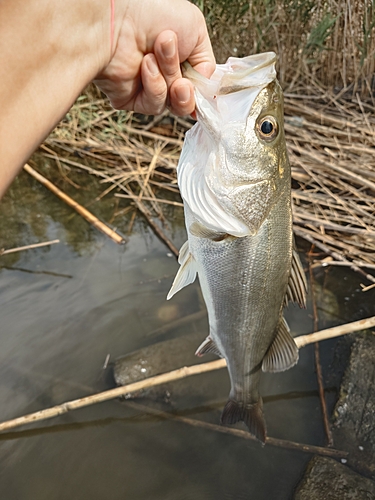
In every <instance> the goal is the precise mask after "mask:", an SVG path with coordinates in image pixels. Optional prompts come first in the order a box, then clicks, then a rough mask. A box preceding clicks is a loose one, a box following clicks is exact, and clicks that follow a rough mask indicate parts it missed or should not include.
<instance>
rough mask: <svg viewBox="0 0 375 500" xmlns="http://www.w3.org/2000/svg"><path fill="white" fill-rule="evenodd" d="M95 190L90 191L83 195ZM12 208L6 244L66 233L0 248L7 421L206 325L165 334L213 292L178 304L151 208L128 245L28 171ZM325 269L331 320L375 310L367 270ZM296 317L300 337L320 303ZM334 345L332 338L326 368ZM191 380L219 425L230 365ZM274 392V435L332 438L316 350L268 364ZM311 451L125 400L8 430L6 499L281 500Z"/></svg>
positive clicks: (191, 410) (90, 385)
mask: <svg viewBox="0 0 375 500" xmlns="http://www.w3.org/2000/svg"><path fill="white" fill-rule="evenodd" d="M86 179H87V178H86V177H85V183H86V184H87V180H86ZM90 182H91V181H90ZM65 187H66V189H68V187H67V186H65ZM85 196H87V192H86V191H84V190H83V191H82V193H81V195H80V199H79V200H78V201H81V202H82V203H85ZM76 197H77V195H76ZM113 203H114V202H113V201H111V200H110V201H102V202H101V203H100V204H98V206H95V207H93V211H95V212H96V213H97V214H98V215H99V216H101V217H103V218H105V219H107V220H108V219H110V217H111V213H112V212H114V210H115V209H117V207H116V206H114V204H113ZM0 214H1V216H0V234H1V235H0V248H3V247H6V248H11V247H15V246H21V245H25V244H28V243H35V242H38V241H44V240H48V239H54V238H59V239H60V243H59V244H57V245H53V246H50V247H47V248H40V249H35V250H29V251H25V252H20V253H17V254H10V255H7V256H3V257H0V310H1V316H0V317H1V329H0V403H1V404H0V420H1V421H3V420H6V419H10V418H13V417H16V416H19V415H23V414H26V413H30V412H33V411H36V410H39V409H42V408H46V407H49V406H53V405H56V404H59V403H62V402H64V401H68V400H71V399H75V398H77V397H81V396H84V395H87V394H90V393H94V392H99V391H102V390H105V389H107V388H111V387H113V380H112V376H111V365H110V366H109V367H108V368H107V369H103V364H104V361H105V359H106V357H107V355H108V354H110V356H111V359H112V360H113V359H115V358H117V357H119V356H121V355H124V354H126V353H128V352H131V351H133V350H135V349H138V348H141V347H144V346H147V345H150V344H152V343H155V342H157V341H160V340H164V339H168V338H172V337H178V336H179V335H183V334H187V333H189V331H191V330H194V332H196V331H200V330H201V331H202V340H203V338H204V337H205V336H206V334H207V321H206V319H205V318H203V319H201V320H197V321H195V322H193V324H192V325H182V326H181V327H177V328H175V329H172V330H169V331H167V332H165V333H160V327H162V326H164V325H165V324H166V323H168V322H171V321H175V320H176V319H178V318H179V317H183V316H185V315H187V314H192V313H194V312H197V311H199V310H200V309H201V308H202V302H201V297H200V292H199V287H198V285H197V284H196V283H195V284H194V285H191V286H189V287H188V288H186V289H184V290H183V291H181V292H180V293H179V294H178V295H176V297H175V298H173V300H172V301H171V302H168V303H166V301H165V297H166V294H167V292H168V290H169V287H170V285H171V282H172V279H173V276H174V274H175V272H176V269H177V262H176V260H175V259H174V257H172V256H171V255H170V254H169V251H168V250H167V249H166V248H165V246H164V245H163V244H162V243H161V242H160V241H159V240H158V239H157V238H155V237H154V236H153V234H152V233H151V232H150V230H149V229H148V228H147V226H146V225H145V223H144V222H143V220H142V219H138V218H137V219H136V220H135V225H134V229H133V231H132V233H131V235H130V236H129V238H128V242H127V243H126V245H124V246H118V245H116V244H115V243H113V242H112V241H110V240H109V239H108V238H107V237H105V236H104V235H101V234H100V233H98V232H97V231H96V230H94V229H92V228H91V227H90V226H89V225H88V224H87V223H86V222H85V221H83V220H82V219H81V218H80V217H79V216H78V215H75V214H73V212H72V211H71V210H70V209H69V208H67V207H66V206H65V205H64V204H63V203H62V202H60V201H59V200H57V199H56V198H55V197H54V196H53V195H52V194H50V193H49V192H47V191H46V190H45V189H44V188H42V187H41V186H39V185H37V184H36V183H35V182H34V181H32V180H31V179H29V178H27V177H26V174H22V175H21V176H20V178H19V179H18V180H17V181H16V182H15V183H14V185H13V187H12V188H11V190H10V191H9V192H8V194H7V195H6V197H5V199H4V201H3V202H2V204H1V205H0ZM130 218H131V212H129V213H128V214H126V215H124V217H123V218H121V219H116V220H115V222H114V224H117V225H118V227H120V229H121V231H123V232H126V230H127V227H128V224H129V221H130ZM169 235H170V237H171V239H173V241H174V243H175V244H176V246H180V245H181V244H182V243H183V241H184V239H185V233H184V229H183V222H182V218H181V214H177V213H176V214H175V223H174V224H173V227H172V228H171V229H170V232H169ZM316 277H317V282H318V284H319V286H320V287H321V288H320V290H322V289H323V288H322V286H323V285H324V286H325V288H324V290H326V291H325V292H321V293H320V294H318V297H320V299H319V312H320V317H321V319H322V320H321V322H320V327H326V326H330V325H331V324H337V323H341V322H345V321H352V320H355V319H359V318H361V317H365V316H370V315H371V314H372V311H371V304H372V300H371V299H373V297H374V296H373V295H372V296H370V295H368V296H367V297H368V306H367V305H366V302H364V300H363V297H362V295H361V293H362V292H360V288H359V283H360V282H361V279H360V278H358V277H357V276H354V275H353V274H350V273H347V272H345V271H343V270H341V269H332V270H330V271H328V272H327V271H326V270H320V271H318V272H317V273H316ZM369 293H370V292H369ZM371 293H372V292H371ZM287 319H288V322H289V324H290V326H291V329H292V332H293V333H294V334H303V333H308V332H310V331H312V328H313V324H312V318H311V307H309V308H308V309H307V310H306V311H300V310H299V309H298V308H296V307H291V308H290V309H289V310H288V311H287ZM158 329H159V330H158ZM153 332H154V333H153ZM158 332H159V333H158ZM334 345H335V342H334V341H329V342H325V343H324V345H322V357H323V365H324V366H323V368H324V370H325V372H327V371H328V369H329V365H330V363H331V361H332V352H333V347H334ZM186 383H188V384H189V387H188V389H189V391H188V394H186V392H185V393H184V395H183V397H182V396H181V395H180V397H179V394H178V391H176V392H173V391H174V390H173V389H172V397H171V403H168V404H169V405H171V407H173V409H175V410H178V411H179V412H180V413H181V414H183V415H188V416H189V417H191V418H199V419H203V420H207V421H209V422H212V423H218V422H219V416H220V411H221V408H222V406H223V404H224V403H225V401H226V398H227V394H228V391H229V381H228V376H227V373H226V371H225V370H221V371H220V372H215V373H211V374H207V375H202V376H199V377H192V378H191V379H190V380H189V381H188V382H185V384H186ZM336 390H337V387H332V388H331V391H330V392H329V398H331V403H332V401H333V400H334V396H335V391H336ZM262 394H263V396H264V401H265V415H266V420H267V425H268V433H269V435H270V436H273V437H279V438H283V439H290V440H294V441H299V442H302V443H310V444H317V445H324V433H323V426H322V419H321V411H320V405H319V399H318V396H317V384H316V377H315V372H314V362H313V349H312V347H306V348H304V349H302V350H301V353H300V361H299V363H298V365H297V366H296V367H295V368H293V369H292V370H289V371H288V372H285V373H282V374H277V375H265V376H264V377H263V381H262ZM156 403H157V404H159V403H160V404H162V406H163V408H164V409H167V408H168V404H166V403H162V402H156ZM309 458H310V456H309V455H307V454H304V453H300V452H296V451H289V450H286V449H282V448H275V447H271V446H266V447H264V448H262V447H261V445H260V444H258V443H255V442H250V441H245V440H242V439H241V438H238V437H234V436H229V435H222V434H219V433H216V432H213V431H209V430H205V429H198V428H194V427H191V426H188V425H185V424H183V423H180V422H173V421H164V420H160V419H158V418H156V417H153V416H148V415H145V414H144V412H143V411H137V410H135V409H134V408H130V407H129V406H127V403H126V402H122V401H119V400H115V401H110V402H106V403H102V404H99V405H95V406H92V407H87V408H85V409H81V410H78V411H75V412H71V413H68V414H66V415H64V416H61V417H59V418H55V419H52V420H49V421H44V422H40V423H38V424H35V425H33V426H29V427H27V428H20V429H18V430H15V431H14V432H9V433H5V434H1V435H0V464H1V468H0V491H1V498H4V499H6V500H47V499H48V500H51V499H52V498H53V499H54V500H68V499H69V500H71V499H72V498H73V499H74V498H77V499H80V500H86V499H87V500H93V499H111V500H118V499H131V500H150V499H152V500H159V499H160V500H210V499H215V500H216V499H223V500H242V499H257V500H263V499H264V500H266V499H267V500H269V499H278V500H283V499H288V498H290V497H291V495H292V492H293V488H294V487H295V486H296V484H297V482H298V480H299V479H300V477H301V474H302V473H303V471H304V468H305V466H306V463H307V461H308V460H309Z"/></svg>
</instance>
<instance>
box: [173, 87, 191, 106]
mask: <svg viewBox="0 0 375 500" xmlns="http://www.w3.org/2000/svg"><path fill="white" fill-rule="evenodd" d="M175 91H176V96H177V99H178V100H179V101H180V102H181V103H185V102H188V101H189V100H190V88H189V87H187V86H186V85H179V86H178V87H176V89H175Z"/></svg>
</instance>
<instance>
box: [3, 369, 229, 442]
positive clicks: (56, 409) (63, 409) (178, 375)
mask: <svg viewBox="0 0 375 500" xmlns="http://www.w3.org/2000/svg"><path fill="white" fill-rule="evenodd" d="M223 367H225V360H223V359H219V360H217V361H212V362H210V363H202V364H200V365H193V366H189V367H186V366H185V367H183V368H179V369H178V370H173V371H171V372H168V373H163V374H161V375H156V376H155V377H150V378H148V379H145V380H141V381H139V382H135V383H133V384H128V385H124V386H122V387H116V388H115V389H110V390H108V391H104V392H100V393H98V394H93V395H91V396H86V397H84V398H80V399H75V400H73V401H68V402H66V403H63V404H61V405H57V406H53V407H52V408H47V409H45V410H40V411H37V412H35V413H29V414H28V415H24V416H22V417H18V418H15V419H12V420H8V421H6V422H2V423H0V432H1V431H6V430H9V429H14V428H15V427H19V426H21V425H26V424H30V423H33V422H38V421H40V420H47V419H49V418H53V417H57V416H58V415H63V414H64V413H67V412H68V411H72V410H77V409H78V408H83V407H85V406H90V405H93V404H96V403H101V402H103V401H108V400H110V399H115V398H118V397H120V396H124V395H125V394H129V393H132V392H137V391H140V390H142V389H147V388H148V387H153V386H155V385H160V384H165V383H167V382H171V381H174V380H179V379H182V378H185V377H189V376H191V375H197V374H200V373H205V372H207V371H212V370H218V369H220V368H223Z"/></svg>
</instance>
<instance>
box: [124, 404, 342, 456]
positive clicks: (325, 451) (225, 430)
mask: <svg viewBox="0 0 375 500" xmlns="http://www.w3.org/2000/svg"><path fill="white" fill-rule="evenodd" d="M126 406H129V407H130V408H133V409H134V410H138V411H141V412H143V413H148V414H150V415H155V416H156V417H158V418H162V419H166V420H172V421H177V422H181V423H184V424H188V425H191V426H193V427H201V428H203V429H207V430H210V431H215V432H221V433H222V434H230V435H231V436H237V437H240V438H242V439H247V440H250V441H257V440H256V438H255V437H254V436H253V435H252V434H250V433H249V432H247V431H243V430H241V429H235V428H233V427H224V426H222V425H215V424H211V423H209V422H204V421H203V420H196V419H192V418H188V417H182V416H180V415H176V414H173V413H167V412H164V411H161V410H157V409H155V408H151V407H149V406H145V405H141V404H139V403H135V402H134V401H127V402H126ZM266 444H267V445H270V446H277V447H278V448H286V449H289V450H296V451H302V452H304V453H312V454H317V455H323V456H328V457H334V458H345V457H347V456H348V455H349V453H348V452H347V451H341V450H335V449H332V448H324V447H322V446H314V445H309V444H301V443H296V442H294V441H288V440H285V439H277V438H273V437H269V436H267V437H266Z"/></svg>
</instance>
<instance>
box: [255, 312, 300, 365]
mask: <svg viewBox="0 0 375 500" xmlns="http://www.w3.org/2000/svg"><path fill="white" fill-rule="evenodd" d="M298 355H299V353H298V347H297V345H296V343H295V342H294V339H293V337H292V336H291V335H290V330H289V326H288V324H287V322H286V321H285V319H284V318H283V317H281V319H280V322H279V326H278V328H277V333H276V337H275V338H274V340H273V342H272V344H271V345H270V347H269V349H268V351H267V352H266V355H265V356H264V358H263V362H262V370H263V371H264V372H272V373H273V372H283V371H285V370H288V369H289V368H292V366H294V365H295V364H296V363H297V362H298Z"/></svg>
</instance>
